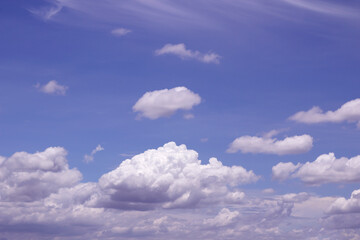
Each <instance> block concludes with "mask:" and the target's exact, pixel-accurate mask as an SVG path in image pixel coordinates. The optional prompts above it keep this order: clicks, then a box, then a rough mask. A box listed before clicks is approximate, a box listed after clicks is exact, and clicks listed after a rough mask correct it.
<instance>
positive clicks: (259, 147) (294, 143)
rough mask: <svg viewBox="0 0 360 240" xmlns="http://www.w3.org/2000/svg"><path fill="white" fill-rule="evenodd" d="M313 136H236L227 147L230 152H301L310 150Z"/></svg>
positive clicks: (278, 153) (281, 153)
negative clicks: (281, 138) (280, 137)
mask: <svg viewBox="0 0 360 240" xmlns="http://www.w3.org/2000/svg"><path fill="white" fill-rule="evenodd" d="M312 146H313V138H312V137H311V136H309V135H306V134H305V135H301V136H293V137H287V138H285V139H283V140H277V139H276V138H269V137H253V136H242V137H239V138H236V139H235V140H234V141H233V142H232V143H231V144H230V146H229V148H228V149H227V152H229V153H235V152H237V151H241V152H242V153H264V154H277V155H286V154H300V153H305V152H308V151H310V149H311V148H312Z"/></svg>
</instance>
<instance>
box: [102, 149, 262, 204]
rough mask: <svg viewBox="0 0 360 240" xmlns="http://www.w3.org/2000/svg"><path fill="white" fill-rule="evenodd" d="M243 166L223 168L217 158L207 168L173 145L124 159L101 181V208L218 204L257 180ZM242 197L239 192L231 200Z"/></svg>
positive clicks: (192, 154) (193, 156)
mask: <svg viewBox="0 0 360 240" xmlns="http://www.w3.org/2000/svg"><path fill="white" fill-rule="evenodd" d="M258 178H259V177H258V176H256V175H255V174H254V173H253V172H252V171H247V170H246V169H244V168H243V167H241V166H232V167H227V166H223V165H222V163H221V162H220V161H218V160H217V159H216V158H210V160H209V163H208V164H206V165H204V164H201V161H200V160H199V159H198V154H197V152H195V151H193V150H188V149H187V148H186V146H185V145H180V146H177V145H176V144H175V143H174V142H170V143H167V144H165V145H164V146H163V147H160V148H158V149H152V150H147V151H146V152H144V153H142V154H139V155H136V156H134V157H133V158H132V159H128V160H125V161H124V162H122V163H121V164H120V166H119V167H118V168H116V169H115V170H113V171H111V172H109V173H107V174H104V175H103V176H102V177H101V178H100V180H99V187H100V189H101V192H102V194H101V196H100V198H99V199H98V200H97V204H98V205H100V206H109V207H113V208H123V209H148V208H153V207H155V206H161V207H162V208H183V207H193V206H195V205H197V204H199V203H200V202H203V203H205V204H206V203H209V202H213V201H214V202H218V201H220V200H222V198H223V196H224V195H227V194H229V193H231V192H233V191H232V190H231V189H230V187H236V186H238V185H239V184H246V183H251V182H255V181H257V180H258ZM242 198H243V195H242V194H241V193H240V192H237V193H234V194H233V196H232V195H229V199H228V200H229V201H239V200H240V199H242Z"/></svg>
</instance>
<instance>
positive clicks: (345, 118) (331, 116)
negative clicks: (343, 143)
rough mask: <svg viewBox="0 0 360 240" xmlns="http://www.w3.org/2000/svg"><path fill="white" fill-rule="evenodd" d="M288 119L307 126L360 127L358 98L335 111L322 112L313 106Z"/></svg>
mask: <svg viewBox="0 0 360 240" xmlns="http://www.w3.org/2000/svg"><path fill="white" fill-rule="evenodd" d="M289 119H290V120H293V121H296V122H301V123H307V124H314V123H324V122H332V123H340V122H357V126H358V127H360V98H357V99H354V100H351V101H349V102H346V103H345V104H344V105H342V106H341V107H340V108H339V109H337V110H335V111H327V112H323V110H322V109H321V108H320V107H317V106H315V107H313V108H311V109H310V110H308V111H306V112H305V111H301V112H298V113H295V114H294V115H292V116H291V117H290V118H289Z"/></svg>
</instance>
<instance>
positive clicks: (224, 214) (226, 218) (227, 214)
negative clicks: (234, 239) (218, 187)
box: [204, 208, 240, 227]
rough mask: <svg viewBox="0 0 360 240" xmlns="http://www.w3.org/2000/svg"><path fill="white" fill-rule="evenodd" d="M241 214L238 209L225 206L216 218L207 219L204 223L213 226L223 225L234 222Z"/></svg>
mask: <svg viewBox="0 0 360 240" xmlns="http://www.w3.org/2000/svg"><path fill="white" fill-rule="evenodd" d="M239 215H240V213H239V212H238V211H233V212H232V211H230V210H229V209H227V208H223V209H221V211H220V212H219V214H218V215H216V216H215V217H214V218H209V219H205V220H204V224H205V225H207V226H211V227H223V226H226V225H229V224H232V223H234V222H235V221H236V218H237V217H238V216H239Z"/></svg>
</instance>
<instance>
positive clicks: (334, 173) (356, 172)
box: [273, 153, 360, 185]
mask: <svg viewBox="0 0 360 240" xmlns="http://www.w3.org/2000/svg"><path fill="white" fill-rule="evenodd" d="M273 174H274V177H275V178H279V179H285V178H290V177H291V178H300V179H301V181H303V182H304V183H306V184H310V185H320V184H325V183H344V182H359V181H360V155H359V156H355V157H353V158H350V159H348V158H345V157H342V158H339V159H336V157H335V155H334V153H329V154H323V155H320V156H319V157H318V158H317V159H316V160H315V161H314V162H306V163H305V164H300V166H299V164H298V165H296V166H295V165H294V164H292V163H279V164H277V165H276V166H274V167H273Z"/></svg>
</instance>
